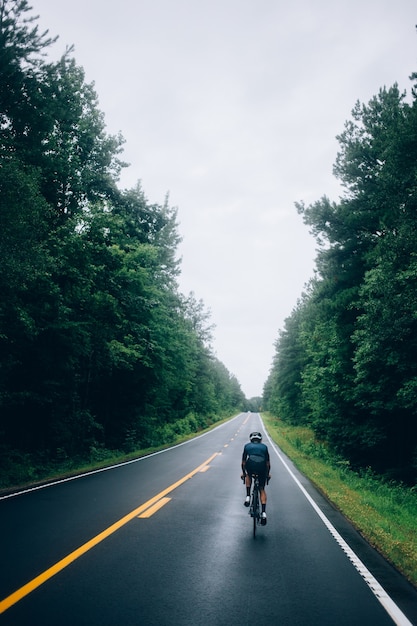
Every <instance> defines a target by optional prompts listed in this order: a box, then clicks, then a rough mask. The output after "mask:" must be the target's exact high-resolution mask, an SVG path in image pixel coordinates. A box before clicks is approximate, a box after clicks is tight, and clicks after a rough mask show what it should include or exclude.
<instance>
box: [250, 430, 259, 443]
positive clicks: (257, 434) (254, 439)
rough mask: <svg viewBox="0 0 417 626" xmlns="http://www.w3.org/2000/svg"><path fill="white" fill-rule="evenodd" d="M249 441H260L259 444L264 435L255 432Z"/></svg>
mask: <svg viewBox="0 0 417 626" xmlns="http://www.w3.org/2000/svg"><path fill="white" fill-rule="evenodd" d="M249 439H250V440H251V441H252V442H253V441H258V442H259V443H260V442H261V441H262V435H261V433H258V432H253V433H251V434H250V435H249Z"/></svg>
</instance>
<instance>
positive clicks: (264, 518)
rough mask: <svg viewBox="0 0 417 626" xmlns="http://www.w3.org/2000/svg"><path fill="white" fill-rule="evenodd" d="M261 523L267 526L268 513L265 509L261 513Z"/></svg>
mask: <svg viewBox="0 0 417 626" xmlns="http://www.w3.org/2000/svg"><path fill="white" fill-rule="evenodd" d="M261 524H262V526H266V513H265V511H264V512H263V513H262V515H261Z"/></svg>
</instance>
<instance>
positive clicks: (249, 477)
mask: <svg viewBox="0 0 417 626" xmlns="http://www.w3.org/2000/svg"><path fill="white" fill-rule="evenodd" d="M251 485H252V474H250V473H249V472H247V473H246V477H245V486H246V498H245V502H244V505H245V506H249V504H250V488H251Z"/></svg>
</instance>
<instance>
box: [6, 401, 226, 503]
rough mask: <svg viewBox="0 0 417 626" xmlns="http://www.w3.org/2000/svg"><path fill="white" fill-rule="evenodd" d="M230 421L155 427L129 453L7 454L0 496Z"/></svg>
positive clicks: (167, 444) (123, 458) (190, 419)
mask: <svg viewBox="0 0 417 626" xmlns="http://www.w3.org/2000/svg"><path fill="white" fill-rule="evenodd" d="M229 419H230V413H229V414H227V416H223V417H221V416H217V417H216V418H206V419H205V420H200V421H199V422H198V420H196V418H195V417H194V416H188V417H187V418H185V419H182V420H178V421H177V422H175V423H172V424H170V425H169V428H167V425H164V426H162V427H160V428H157V429H156V430H155V433H154V437H153V442H151V443H150V444H149V445H148V447H144V448H141V449H138V448H135V446H134V440H132V442H131V447H130V450H128V449H126V448H125V449H124V450H110V449H108V448H104V447H92V448H91V449H90V453H89V455H88V456H84V457H82V456H74V457H66V458H65V457H64V458H59V456H58V457H55V458H53V459H51V458H50V457H48V456H47V455H42V453H36V452H35V453H23V452H18V451H14V452H10V453H9V454H8V455H4V454H3V455H2V472H1V473H0V495H1V494H2V493H3V494H4V493H10V492H13V491H19V490H22V489H26V488H30V487H33V486H36V485H38V484H44V483H47V482H51V481H54V480H61V479H64V478H68V477H71V476H77V475H80V474H84V473H86V472H91V471H94V470H98V469H101V468H104V467H110V466H112V465H116V464H118V463H124V462H127V461H131V460H133V459H138V458H140V457H143V456H146V455H148V454H152V453H153V452H157V451H159V450H164V449H165V448H169V447H170V446H174V445H176V444H179V443H183V442H184V441H187V440H188V439H192V438H193V437H196V436H198V435H201V434H203V433H205V432H207V431H209V430H211V429H212V428H215V427H216V426H219V425H220V424H222V423H223V422H226V421H228V420H229Z"/></svg>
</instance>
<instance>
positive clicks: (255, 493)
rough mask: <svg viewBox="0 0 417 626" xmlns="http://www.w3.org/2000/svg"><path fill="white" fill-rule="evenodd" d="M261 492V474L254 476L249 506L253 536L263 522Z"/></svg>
mask: <svg viewBox="0 0 417 626" xmlns="http://www.w3.org/2000/svg"><path fill="white" fill-rule="evenodd" d="M260 496H261V494H260V486H259V476H258V475H257V474H254V475H253V476H252V493H251V499H250V506H249V515H250V516H251V518H252V520H253V538H255V537H256V527H257V525H258V524H260V523H261V497H260Z"/></svg>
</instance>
